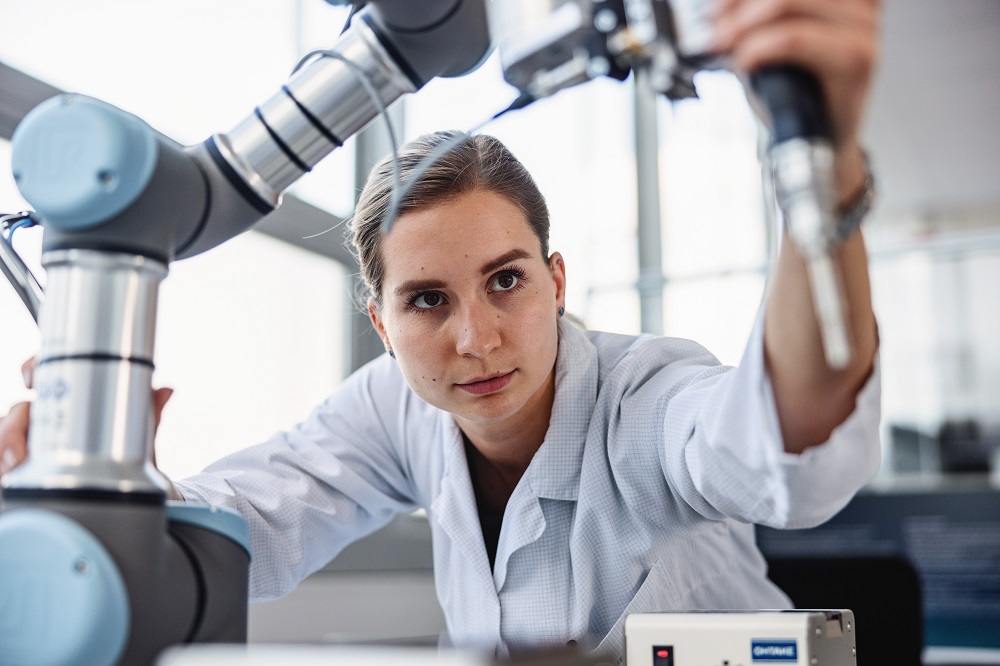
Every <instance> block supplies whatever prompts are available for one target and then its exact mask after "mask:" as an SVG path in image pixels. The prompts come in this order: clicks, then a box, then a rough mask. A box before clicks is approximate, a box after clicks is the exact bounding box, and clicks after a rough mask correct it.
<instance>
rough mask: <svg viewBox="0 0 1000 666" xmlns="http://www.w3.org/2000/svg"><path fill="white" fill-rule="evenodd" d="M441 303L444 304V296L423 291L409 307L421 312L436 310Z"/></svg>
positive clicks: (434, 292)
mask: <svg viewBox="0 0 1000 666" xmlns="http://www.w3.org/2000/svg"><path fill="white" fill-rule="evenodd" d="M442 303H444V296H442V295H441V294H439V293H438V292H436V291H425V292H424V293H422V294H420V295H418V296H417V297H416V298H414V299H413V300H412V301H411V302H410V304H411V305H413V306H414V307H417V308H420V309H421V310H429V309H431V308H436V307H437V306H439V305H441V304H442Z"/></svg>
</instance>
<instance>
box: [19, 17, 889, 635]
mask: <svg viewBox="0 0 1000 666" xmlns="http://www.w3.org/2000/svg"><path fill="white" fill-rule="evenodd" d="M875 23H876V11H875V8H874V5H873V3H871V2H869V1H868V0H851V1H850V2H846V1H843V0H815V1H808V2H807V1H806V0H774V1H772V0H745V1H740V0H728V1H726V2H724V3H722V7H721V8H720V11H719V15H718V19H717V24H716V27H717V31H718V44H717V46H718V48H719V50H720V51H726V52H730V53H731V54H732V56H733V59H734V62H735V63H736V65H737V66H738V67H740V68H742V69H744V70H752V69H754V68H756V67H759V66H761V65H764V64H768V63H771V62H794V63H798V64H801V65H803V66H806V67H808V68H810V69H812V70H813V71H814V72H816V73H817V75H818V76H819V78H820V80H821V82H822V85H823V86H824V90H825V91H826V93H827V96H828V98H829V99H830V100H832V101H833V104H831V111H832V114H833V119H834V127H835V133H836V137H835V138H836V142H837V186H838V200H839V202H840V204H841V207H842V208H847V207H848V206H849V205H850V203H851V202H852V201H853V199H854V198H855V197H856V196H857V194H858V191H859V190H860V189H861V186H862V183H863V182H864V180H865V171H864V161H863V158H862V153H861V150H860V148H859V147H858V140H857V132H858V125H859V121H860V113H861V106H862V102H863V99H864V97H865V92H866V90H867V86H868V83H869V79H870V74H871V69H872V66H873V61H874V50H875V49H874V43H875V37H874V33H875ZM448 136H450V135H448V134H436V135H429V136H426V137H422V138H421V139H418V140H416V141H414V142H412V143H410V144H408V145H407V146H406V147H405V148H404V149H403V151H402V153H401V155H400V162H401V169H402V177H403V179H404V180H405V179H406V178H407V175H408V174H409V173H411V172H412V171H413V169H414V167H415V165H416V163H417V162H419V160H420V159H421V158H423V157H424V156H426V155H427V154H428V153H430V152H431V151H433V149H434V147H435V146H436V145H438V144H440V142H441V141H443V140H445V139H446V138H447V137H448ZM392 182H393V178H392V171H391V164H390V163H389V162H388V161H385V162H383V163H382V164H380V165H379V166H377V167H376V168H375V170H374V171H373V173H372V175H371V177H370V179H369V182H368V184H367V185H366V187H365V189H364V192H363V193H362V196H361V199H360V202H359V204H358V207H357V210H356V212H355V214H354V218H353V221H352V224H353V232H354V242H355V245H356V247H357V250H358V255H359V260H360V265H361V270H362V274H363V276H364V278H365V280H366V282H367V284H368V286H369V288H370V289H371V295H370V298H369V300H368V312H369V314H370V316H371V320H372V323H373V325H374V327H375V329H376V331H377V332H378V334H379V336H380V337H381V339H382V340H383V342H384V344H385V347H386V350H387V354H386V355H385V356H383V357H382V358H379V359H377V360H375V361H373V362H372V363H370V364H369V365H367V366H365V367H364V368H362V369H361V370H359V371H358V372H356V373H355V374H354V375H352V376H351V377H350V378H348V380H346V381H345V383H344V385H343V386H342V387H341V388H340V389H339V390H338V391H337V393H336V394H335V395H333V396H332V397H331V398H330V399H329V400H327V401H326V402H325V403H324V404H323V405H321V406H320V407H319V408H317V409H316V410H315V411H314V412H313V414H312V415H311V416H310V417H309V418H308V419H307V420H306V421H305V422H304V423H302V424H300V425H298V426H297V427H296V428H294V429H293V430H291V431H289V432H286V433H282V434H280V435H278V436H276V437H274V438H273V439H272V440H270V441H268V442H266V443H264V444H261V445H259V446H256V447H252V448H250V449H247V450H245V451H242V452H239V453H237V454H235V455H233V456H230V457H228V458H225V459H223V460H221V461H219V462H217V463H215V464H213V465H212V466H210V467H209V468H208V469H207V470H206V471H205V472H204V473H202V474H199V475H197V476H195V477H192V478H190V479H187V480H185V481H182V482H178V483H177V484H176V488H177V490H178V492H179V494H180V496H183V497H184V498H186V499H188V500H200V501H207V502H209V503H211V504H214V505H218V506H229V507H233V508H235V509H237V510H239V511H240V512H241V513H242V514H243V515H244V516H245V517H246V519H247V521H248V522H249V524H250V535H251V546H252V549H253V552H254V559H253V564H252V571H251V596H252V597H256V598H270V597H274V596H278V595H280V594H283V593H285V592H287V591H288V590H290V589H291V588H292V587H294V586H295V585H296V584H297V583H298V581H300V580H301V579H302V578H304V577H305V576H307V575H308V574H309V573H311V572H312V571H315V570H316V569H318V568H319V567H321V566H323V565H324V564H325V563H326V562H327V561H328V560H329V559H330V558H331V557H332V556H334V555H335V554H336V553H337V552H339V550H340V549H341V548H343V547H344V546H346V545H347V544H348V543H350V542H351V541H353V540H356V539H358V538H360V537H362V536H364V535H365V534H368V533H370V532H372V531H374V530H376V529H378V528H379V527H380V526H382V525H384V524H385V523H386V522H387V521H388V520H389V519H390V518H391V517H392V516H393V515H394V514H396V513H398V512H401V511H411V510H413V509H416V508H419V507H423V508H425V509H427V512H428V517H429V522H430V526H431V530H432V535H433V544H434V563H435V579H436V586H437V592H438V596H439V600H440V602H441V605H442V607H443V609H444V611H445V616H446V619H447V623H448V630H449V635H450V638H451V640H452V641H453V642H454V643H456V644H459V645H464V646H473V647H480V648H485V649H489V650H495V651H496V652H498V653H500V654H503V653H506V652H507V651H508V650H510V649H512V648H517V647H522V646H523V647H527V646H539V645H554V644H564V643H566V642H572V641H576V642H580V643H583V644H586V645H590V646H595V647H597V646H600V647H601V648H603V649H606V650H609V651H611V652H617V653H620V652H621V650H622V644H623V623H624V618H625V616H626V615H627V614H628V613H632V612H642V611H653V610H670V609H699V608H704V609H708V608H712V609H722V608H776V607H785V606H787V605H788V601H787V599H786V598H785V596H784V595H783V594H782V593H781V592H780V591H779V590H778V589H777V588H776V587H774V586H773V585H772V584H771V583H770V582H769V581H768V580H767V578H766V576H765V564H764V561H763V558H762V557H761V555H760V553H759V552H758V551H757V549H756V546H755V544H754V538H753V527H752V523H763V524H767V525H772V526H779V527H805V526H809V525H814V524H817V523H819V522H822V521H823V520H825V519H826V518H828V517H830V516H831V515H833V514H834V513H835V512H836V511H837V510H839V508H841V507H842V506H843V505H844V504H845V503H846V502H847V501H848V499H849V498H850V497H851V495H853V493H854V492H855V491H856V490H857V489H858V488H859V487H860V486H861V485H862V484H863V483H864V482H865V481H867V480H868V479H869V478H870V476H871V475H872V474H873V473H874V471H875V469H876V468H877V465H878V458H879V444H878V433H877V426H878V399H879V398H878V381H877V372H874V371H873V368H874V361H873V359H874V353H875V348H876V339H875V323H874V317H873V315H872V311H871V304H870V299H869V293H868V292H869V289H868V278H867V268H866V261H865V254H864V247H863V242H862V240H861V237H860V235H859V234H857V233H855V234H853V235H852V236H851V237H850V238H848V239H847V240H846V241H845V242H844V244H843V246H842V248H841V249H840V252H839V257H838V261H839V262H840V265H841V268H842V270H843V272H844V274H845V276H846V294H847V297H848V300H849V304H850V313H851V320H850V322H849V323H850V330H851V333H852V338H853V341H854V351H855V353H854V361H853V363H852V365H851V366H850V367H849V368H847V369H845V370H843V371H839V372H833V371H831V370H830V369H829V368H828V367H827V366H826V363H825V361H824V357H823V353H822V348H821V342H820V338H819V333H818V331H817V329H816V324H815V320H814V316H813V313H812V304H811V301H810V296H809V291H808V284H807V278H806V276H805V268H804V266H803V264H802V262H801V260H800V258H799V257H797V256H796V254H795V252H794V250H793V249H792V248H791V244H790V243H784V247H783V250H782V253H781V257H780V259H779V262H778V266H777V268H776V271H775V273H774V277H773V280H772V284H771V288H770V293H769V294H768V298H767V300H766V302H765V306H764V308H763V310H762V316H761V317H760V318H759V320H758V322H757V326H756V327H755V329H754V332H753V334H752V336H751V339H750V342H749V344H748V347H747V351H746V354H745V357H744V359H743V362H742V363H741V365H740V367H739V368H738V369H731V368H725V367H722V366H720V365H719V364H718V362H717V361H716V360H715V359H714V358H713V357H712V356H711V354H709V353H708V352H707V351H705V350H704V349H703V348H701V347H699V346H698V345H696V344H695V343H692V342H689V341H685V340H677V339H669V338H657V337H652V336H640V337H631V336H621V335H612V334H606V333H596V332H587V331H583V330H580V329H579V328H577V327H576V326H574V325H572V324H571V323H569V322H568V321H566V320H565V319H564V318H563V314H564V303H565V290H566V283H567V282H566V280H567V278H566V266H565V263H564V261H563V259H562V257H561V256H560V255H559V253H557V252H556V253H551V254H550V253H549V249H548V212H547V208H546V206H545V201H544V199H543V197H542V195H541V194H540V193H539V192H538V190H537V188H536V187H535V184H534V182H533V181H532V179H531V177H530V176H529V175H528V174H527V172H526V171H525V170H524V168H523V166H522V165H521V164H520V163H519V162H517V160H516V159H515V158H514V157H513V156H512V155H511V154H510V153H509V152H508V151H507V150H506V149H505V148H504V147H503V146H502V145H501V144H500V143H499V142H498V141H496V140H495V139H492V138H490V137H485V136H475V137H467V138H465V139H463V140H462V141H460V142H458V143H457V145H456V146H455V147H454V148H453V149H452V150H451V151H449V152H448V153H447V155H446V156H445V157H444V158H442V159H441V160H440V161H439V162H437V163H436V164H435V166H434V167H433V168H431V169H430V170H428V172H427V173H426V175H425V176H424V177H422V178H421V179H420V180H419V182H417V183H415V184H414V185H413V187H412V188H411V189H410V190H409V191H408V194H407V196H406V199H405V200H404V201H403V202H402V205H401V207H400V214H399V218H398V220H397V222H396V224H395V225H394V228H393V231H392V233H391V234H389V235H387V236H383V235H382V234H381V232H380V228H381V225H382V221H383V217H384V215H385V213H386V210H387V208H388V206H389V200H390V196H391V188H392ZM164 395H165V394H164V393H162V392H161V393H158V396H159V398H160V404H161V405H162V399H163V397H164ZM26 411H27V410H26V407H25V406H17V407H15V409H14V410H12V413H11V416H10V417H9V418H8V419H6V421H5V422H4V423H3V424H2V425H0V448H2V449H4V450H5V451H7V452H10V451H16V452H17V454H18V457H23V449H24V433H25V432H26V429H27V420H26Z"/></svg>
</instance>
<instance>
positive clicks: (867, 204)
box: [833, 152, 876, 245]
mask: <svg viewBox="0 0 1000 666" xmlns="http://www.w3.org/2000/svg"><path fill="white" fill-rule="evenodd" d="M863 155H864V160H865V182H864V185H862V186H861V192H860V193H858V196H856V197H854V201H852V202H851V204H850V205H849V206H848V207H847V210H845V211H844V212H843V213H841V214H840V216H839V217H838V218H837V226H836V228H835V229H834V232H833V242H834V244H836V245H840V244H842V243H844V242H845V241H846V240H847V239H848V238H850V237H851V236H852V235H853V234H854V232H855V231H857V230H858V228H859V227H860V226H861V223H862V222H863V221H864V219H865V217H866V216H867V215H868V212H869V211H870V210H871V209H872V204H874V203H875V194H876V192H875V177H874V176H873V175H872V167H871V163H870V162H869V160H868V153H867V152H864V153H863Z"/></svg>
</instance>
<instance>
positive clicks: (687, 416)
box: [661, 316, 881, 528]
mask: <svg viewBox="0 0 1000 666" xmlns="http://www.w3.org/2000/svg"><path fill="white" fill-rule="evenodd" d="M763 328H764V327H763V316H760V317H758V319H757V322H756V324H755V326H754V329H753V332H752V334H751V337H750V341H749V343H748V346H747V349H746V351H745V353H744V357H743V359H742V361H741V363H740V365H739V367H738V368H734V369H731V370H730V371H728V372H725V373H721V374H720V373H713V372H706V373H703V374H704V377H703V378H702V379H698V378H697V377H696V378H694V379H692V380H691V381H689V382H688V383H687V384H686V386H685V387H684V388H683V389H682V390H680V391H679V392H678V393H677V394H676V395H674V396H673V397H672V398H671V399H670V400H669V401H668V402H667V404H666V407H665V410H664V412H663V414H664V420H663V426H664V429H663V432H664V442H665V448H664V449H663V454H664V455H663V457H662V458H661V463H662V464H663V469H664V472H665V475H666V477H667V480H668V483H669V484H670V486H671V487H672V488H673V489H675V491H677V492H679V493H680V494H681V495H682V496H683V498H684V500H685V501H686V502H687V503H688V504H689V505H690V506H692V507H693V508H694V509H695V510H696V511H698V512H699V513H702V514H703V515H705V516H706V517H710V518H721V517H730V518H735V519H737V520H740V521H744V522H751V523H760V524H764V525H768V526H771V527H780V528H805V527H813V526H815V525H818V524H820V523H822V522H824V521H826V520H828V519H829V518H831V517H832V516H833V515H835V514H836V513H837V512H838V511H839V510H840V509H841V508H843V507H844V505H846V504H847V502H848V501H849V500H850V499H851V497H853V495H854V494H855V493H856V492H857V491H858V490H859V489H860V488H861V487H862V486H863V485H864V484H865V483H866V482H867V481H869V480H870V479H871V478H872V476H873V475H874V474H875V472H876V471H877V470H878V467H879V463H880V457H881V444H880V441H879V420H880V370H879V363H878V358H877V357H876V359H875V368H874V370H873V372H872V374H871V375H870V376H869V378H868V379H867V381H866V382H865V384H864V385H863V387H862V388H861V391H860V392H859V393H858V396H857V400H856V404H855V409H854V411H853V412H852V413H851V414H850V415H849V416H848V417H847V419H846V420H845V421H844V422H843V423H841V424H840V425H839V426H838V427H837V428H836V429H834V431H833V433H832V434H831V436H830V438H829V440H827V441H826V442H824V443H822V444H820V445H818V446H814V447H811V448H809V449H807V450H806V451H804V452H803V453H801V454H790V453H786V452H785V450H784V445H783V442H782V437H781V430H780V426H779V423H778V415H777V409H776V406H775V401H774V394H773V391H772V387H771V383H770V380H769V378H768V374H767V371H766V367H765V363H764V339H763V337H764V336H763Z"/></svg>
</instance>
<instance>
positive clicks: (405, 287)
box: [393, 280, 445, 296]
mask: <svg viewBox="0 0 1000 666" xmlns="http://www.w3.org/2000/svg"><path fill="white" fill-rule="evenodd" d="M444 287H445V283H444V282H442V281H441V280H407V281H406V282H404V283H403V284H401V285H399V286H398V287H396V289H395V290H394V291H393V293H395V294H396V295H397V296H403V295H405V294H412V293H414V292H417V291H430V290H431V289H444Z"/></svg>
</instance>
